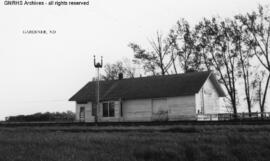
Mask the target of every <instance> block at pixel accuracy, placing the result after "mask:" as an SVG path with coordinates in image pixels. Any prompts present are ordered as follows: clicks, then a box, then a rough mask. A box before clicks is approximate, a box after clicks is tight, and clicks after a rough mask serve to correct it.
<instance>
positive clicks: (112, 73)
mask: <svg viewBox="0 0 270 161" xmlns="http://www.w3.org/2000/svg"><path fill="white" fill-rule="evenodd" d="M104 72H105V75H102V76H101V78H102V79H104V80H115V79H118V76H119V73H122V74H123V76H124V77H125V78H133V77H135V68H132V67H130V66H126V64H125V62H122V61H117V62H116V63H112V64H106V65H105V66H104Z"/></svg>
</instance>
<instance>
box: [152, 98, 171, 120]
mask: <svg viewBox="0 0 270 161" xmlns="http://www.w3.org/2000/svg"><path fill="white" fill-rule="evenodd" d="M153 120H154V121H167V120H168V106H167V100H166V99H153Z"/></svg>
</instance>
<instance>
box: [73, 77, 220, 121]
mask: <svg viewBox="0 0 270 161" xmlns="http://www.w3.org/2000/svg"><path fill="white" fill-rule="evenodd" d="M99 91H100V103H99V105H98V106H97V101H96V100H97V82H95V81H92V82H89V83H87V84H86V85H85V86H84V87H83V88H82V89H81V90H79V91H78V92H77V93H76V94H75V95H74V96H72V97H71V98H70V99H69V100H70V101H76V120H77V121H82V122H94V121H98V122H106V121H114V122H121V121H123V122H124V121H162V120H164V121H174V120H196V119H197V115H198V114H218V113H219V108H220V102H219V101H220V97H224V96H225V93H224V91H223V89H222V88H221V87H220V85H219V83H218V82H217V80H216V78H215V76H214V74H213V73H212V72H193V73H187V74H176V75H166V76H151V77H141V78H129V79H118V80H110V81H100V90H99ZM97 107H98V108H97ZM95 117H96V120H95Z"/></svg>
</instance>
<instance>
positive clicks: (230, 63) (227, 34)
mask: <svg viewBox="0 0 270 161" xmlns="http://www.w3.org/2000/svg"><path fill="white" fill-rule="evenodd" d="M196 30H197V31H198V35H199V39H200V45H198V46H200V47H201V49H200V51H203V52H202V54H203V59H204V61H203V62H204V65H205V66H206V68H207V69H214V70H215V71H217V75H218V78H219V81H220V82H221V83H222V84H223V85H224V86H225V88H226V91H227V93H228V99H229V101H230V104H231V106H232V109H233V113H234V116H235V117H237V90H236V73H235V71H236V68H237V67H236V65H237V55H236V53H235V52H232V34H233V33H232V30H231V28H230V26H229V24H228V22H227V21H220V22H217V19H216V18H212V19H211V20H208V19H204V20H203V21H202V22H200V23H199V25H197V26H196Z"/></svg>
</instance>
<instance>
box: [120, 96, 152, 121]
mask: <svg viewBox="0 0 270 161" xmlns="http://www.w3.org/2000/svg"><path fill="white" fill-rule="evenodd" d="M151 117H152V100H151V99H144V100H127V101H123V119H124V120H123V121H151Z"/></svg>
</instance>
